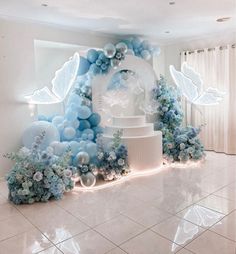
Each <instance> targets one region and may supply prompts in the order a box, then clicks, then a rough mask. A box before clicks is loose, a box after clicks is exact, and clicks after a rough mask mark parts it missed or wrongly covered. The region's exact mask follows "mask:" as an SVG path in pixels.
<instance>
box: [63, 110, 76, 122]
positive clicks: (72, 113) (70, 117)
mask: <svg viewBox="0 0 236 254" xmlns="http://www.w3.org/2000/svg"><path fill="white" fill-rule="evenodd" d="M65 116H66V119H67V120H69V121H75V120H76V119H77V116H78V115H77V113H76V111H74V110H72V109H71V108H69V109H67V110H66V115H65Z"/></svg>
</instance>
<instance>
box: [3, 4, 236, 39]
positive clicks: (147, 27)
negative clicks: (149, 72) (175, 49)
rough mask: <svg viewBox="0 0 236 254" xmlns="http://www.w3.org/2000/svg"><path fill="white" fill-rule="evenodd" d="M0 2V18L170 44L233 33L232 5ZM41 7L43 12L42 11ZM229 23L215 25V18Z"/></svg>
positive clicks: (234, 11) (234, 8)
mask: <svg viewBox="0 0 236 254" xmlns="http://www.w3.org/2000/svg"><path fill="white" fill-rule="evenodd" d="M170 1H171V0H146V1H142V0H123V1H121V0H116V1H115V0H0V16H3V17H9V18H13V19H23V20H28V21H33V22H39V23H45V24H53V25H58V26H60V27H62V26H63V27H67V28H70V29H73V30H90V31H93V32H100V33H103V34H111V35H114V34H116V35H131V34H132V35H133V34H135V35H144V36H145V37H148V38H151V39H154V40H155V41H158V42H159V43H172V42H176V41H181V40H182V41H183V40H189V39H194V38H199V37H203V36H206V35H209V34H216V33H220V34H222V33H223V32H233V31H236V0H195V1H193V0H175V4H174V5H170V4H169V2H170ZM43 5H47V6H43ZM222 17H232V18H231V19H230V20H229V21H227V22H222V23H218V22H216V19H217V18H222Z"/></svg>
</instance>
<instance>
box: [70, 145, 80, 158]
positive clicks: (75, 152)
mask: <svg viewBox="0 0 236 254" xmlns="http://www.w3.org/2000/svg"><path fill="white" fill-rule="evenodd" d="M69 147H70V149H71V152H72V154H73V155H74V156H75V155H76V154H77V153H78V152H79V148H80V144H79V142H76V141H71V142H70V143H69Z"/></svg>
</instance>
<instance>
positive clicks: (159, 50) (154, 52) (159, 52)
mask: <svg viewBox="0 0 236 254" xmlns="http://www.w3.org/2000/svg"><path fill="white" fill-rule="evenodd" d="M152 53H153V56H159V55H160V54H161V49H160V48H159V47H155V48H154V49H153V51H152Z"/></svg>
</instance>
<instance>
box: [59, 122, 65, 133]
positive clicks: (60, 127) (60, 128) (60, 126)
mask: <svg viewBox="0 0 236 254" xmlns="http://www.w3.org/2000/svg"><path fill="white" fill-rule="evenodd" d="M64 128H65V127H64V125H63V124H62V123H60V124H58V125H57V129H58V131H59V132H62V131H63V130H64Z"/></svg>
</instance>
